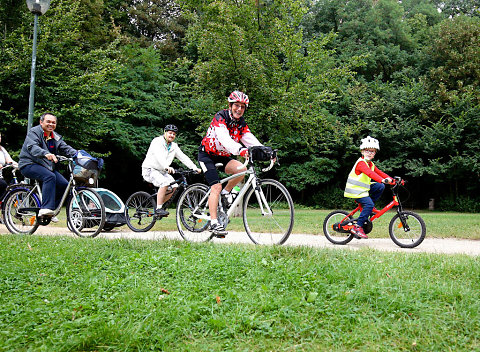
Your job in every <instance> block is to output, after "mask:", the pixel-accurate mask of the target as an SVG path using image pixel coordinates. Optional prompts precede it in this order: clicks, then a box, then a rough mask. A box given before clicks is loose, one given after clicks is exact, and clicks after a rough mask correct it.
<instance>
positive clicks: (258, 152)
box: [250, 146, 277, 161]
mask: <svg viewBox="0 0 480 352" xmlns="http://www.w3.org/2000/svg"><path fill="white" fill-rule="evenodd" d="M250 153H251V158H252V160H254V161H270V160H272V159H273V158H275V157H276V156H277V152H276V151H275V150H273V149H272V148H271V147H265V146H255V147H250Z"/></svg>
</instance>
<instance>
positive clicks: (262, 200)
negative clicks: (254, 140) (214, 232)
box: [192, 158, 275, 221]
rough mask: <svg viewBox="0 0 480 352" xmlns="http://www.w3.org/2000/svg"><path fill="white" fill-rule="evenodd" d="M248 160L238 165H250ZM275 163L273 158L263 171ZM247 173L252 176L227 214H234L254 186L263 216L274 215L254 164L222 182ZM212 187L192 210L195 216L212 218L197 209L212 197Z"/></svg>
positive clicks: (219, 200)
mask: <svg viewBox="0 0 480 352" xmlns="http://www.w3.org/2000/svg"><path fill="white" fill-rule="evenodd" d="M248 162H249V159H248V158H247V159H246V160H245V162H244V163H243V164H242V165H241V166H239V167H238V169H239V170H240V169H242V168H244V167H246V166H247V165H248ZM274 164H275V161H274V160H272V161H270V165H269V166H268V167H266V168H264V169H262V171H264V172H266V171H268V170H270V169H271V168H272V167H273V165H274ZM246 174H249V175H250V176H249V177H248V180H247V182H245V184H244V185H243V187H242V189H241V190H240V192H239V193H238V195H237V197H236V198H235V200H234V201H233V203H232V204H231V205H230V207H229V208H228V209H227V216H228V217H229V218H230V216H231V215H232V214H233V212H234V209H235V207H236V206H237V205H239V204H240V202H241V201H242V200H243V197H244V196H245V194H246V193H247V191H248V190H249V188H250V186H252V187H253V189H254V190H255V196H256V197H257V201H258V204H259V206H260V209H261V211H262V215H263V216H271V215H272V210H271V209H270V206H269V205H268V202H267V199H266V198H265V195H264V194H263V192H262V190H261V189H260V188H259V187H258V184H257V177H256V175H255V170H254V168H253V165H250V166H249V167H248V169H247V170H245V171H242V172H240V173H238V174H234V175H231V176H228V177H226V178H224V179H222V180H220V183H221V184H224V183H226V182H228V181H230V180H232V179H234V178H237V177H239V176H242V175H246ZM211 191H212V189H211V188H209V189H208V192H207V193H206V194H205V196H203V198H202V200H201V201H200V202H199V205H197V206H196V207H195V209H194V210H193V211H192V214H193V216H195V217H196V218H198V219H204V220H207V221H209V220H210V216H208V215H207V214H202V215H196V211H197V210H198V208H199V206H200V205H203V204H205V203H207V200H208V198H209V197H210V193H211ZM221 199H222V197H221V196H220V197H218V202H219V204H220V202H221ZM207 207H208V203H207Z"/></svg>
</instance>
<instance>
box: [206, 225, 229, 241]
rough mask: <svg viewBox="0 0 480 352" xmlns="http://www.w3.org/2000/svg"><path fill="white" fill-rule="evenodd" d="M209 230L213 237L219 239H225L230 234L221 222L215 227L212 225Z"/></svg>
mask: <svg viewBox="0 0 480 352" xmlns="http://www.w3.org/2000/svg"><path fill="white" fill-rule="evenodd" d="M208 230H209V231H210V232H211V233H212V235H214V236H216V237H219V238H225V235H226V234H227V233H228V232H227V231H226V230H225V228H224V227H223V226H222V225H221V224H220V223H219V222H217V223H216V224H213V225H212V224H210V227H209V229H208Z"/></svg>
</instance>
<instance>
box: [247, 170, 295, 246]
mask: <svg viewBox="0 0 480 352" xmlns="http://www.w3.org/2000/svg"><path fill="white" fill-rule="evenodd" d="M258 185H259V186H260V190H259V192H258V194H257V193H256V190H255V189H254V188H250V189H249V190H248V191H247V193H246V195H245V198H244V199H243V224H244V226H245V230H246V231H247V234H248V237H250V239H251V240H252V241H253V243H255V244H283V243H285V241H286V240H287V239H288V237H289V236H290V233H291V232H292V229H293V222H294V207H293V201H292V197H291V196H290V193H288V190H287V189H286V188H285V186H283V185H282V184H281V183H280V182H278V181H276V180H270V179H265V180H259V181H258ZM259 197H260V199H261V200H260V199H259Z"/></svg>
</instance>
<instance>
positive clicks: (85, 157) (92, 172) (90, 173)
mask: <svg viewBox="0 0 480 352" xmlns="http://www.w3.org/2000/svg"><path fill="white" fill-rule="evenodd" d="M102 167H103V159H102V158H95V157H93V156H91V155H90V154H89V153H87V152H86V151H85V150H79V151H78V153H77V155H76V156H75V159H74V168H73V177H74V178H75V181H77V184H78V185H79V186H93V185H95V184H96V182H97V179H98V175H99V174H100V170H101V169H102ZM92 181H93V182H92Z"/></svg>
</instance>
